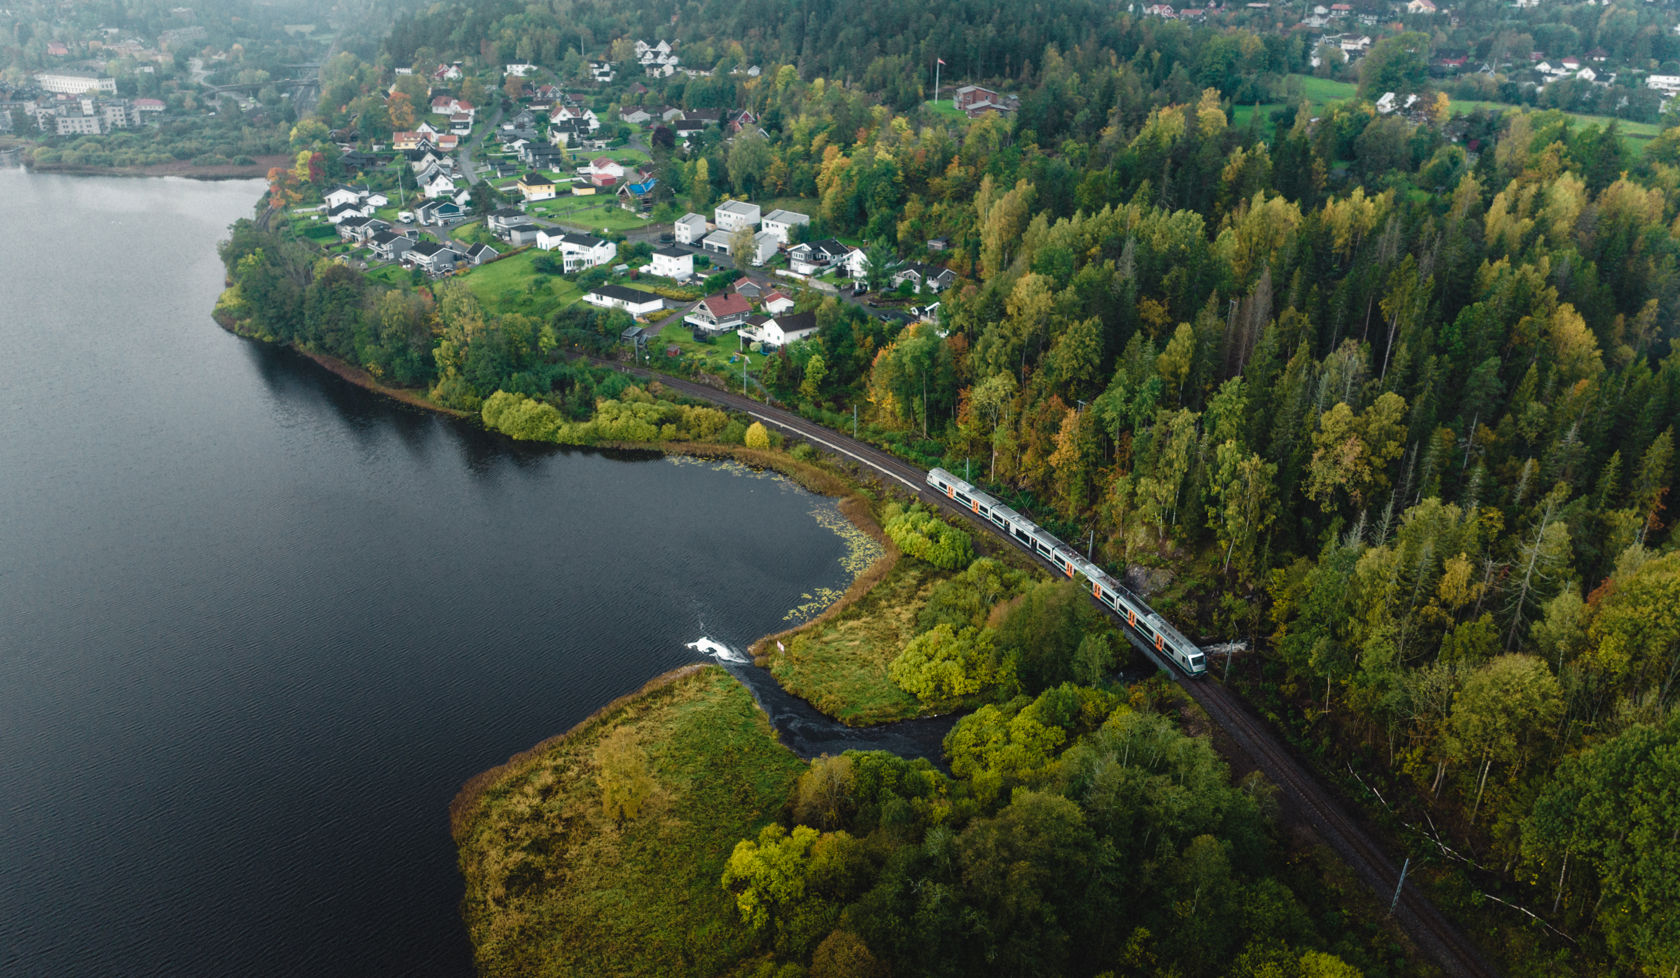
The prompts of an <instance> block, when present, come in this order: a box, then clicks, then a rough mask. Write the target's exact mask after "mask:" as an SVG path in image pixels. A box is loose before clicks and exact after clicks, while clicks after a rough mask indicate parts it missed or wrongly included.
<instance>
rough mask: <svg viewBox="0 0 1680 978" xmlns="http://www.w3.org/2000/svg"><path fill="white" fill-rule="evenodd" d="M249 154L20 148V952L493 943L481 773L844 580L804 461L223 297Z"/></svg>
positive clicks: (9, 918)
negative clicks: (225, 160)
mask: <svg viewBox="0 0 1680 978" xmlns="http://www.w3.org/2000/svg"><path fill="white" fill-rule="evenodd" d="M261 190H262V185H261V184H260V183H258V182H252V181H243V182H230V183H216V184H210V183H195V182H191V181H184V180H121V179H106V178H72V177H53V176H34V175H29V174H26V173H24V172H22V171H20V170H8V171H4V172H0V221H3V224H4V227H5V229H6V233H5V234H3V235H0V341H3V343H4V348H5V351H6V354H5V356H4V358H3V359H0V412H3V413H4V416H5V417H6V418H7V423H6V431H5V436H4V438H0V499H4V501H5V508H4V512H3V515H0V879H3V880H4V885H3V886H0V973H3V974H8V975H53V976H73V975H113V974H125V975H128V974H133V975H144V974H159V975H298V974H309V975H467V974H470V973H471V959H470V949H469V947H468V945H467V940H466V936H465V930H464V928H463V927H462V925H461V923H460V919H459V916H458V902H459V899H460V894H461V884H460V879H459V875H458V874H457V871H456V869H455V850H454V846H453V843H452V842H451V840H450V837H449V832H448V820H447V812H446V808H447V805H448V803H449V800H450V799H451V798H452V797H453V796H454V794H455V791H456V789H457V788H458V787H459V786H460V784H461V783H462V782H463V781H465V780H466V779H467V778H469V777H471V776H472V775H473V774H475V773H477V772H479V771H481V770H484V769H485V768H488V767H490V766H493V765H495V764H498V763H500V762H501V761H503V760H504V759H506V758H507V757H508V756H509V755H510V754H513V753H515V752H517V751H520V750H523V749H525V748H527V747H529V746H531V745H532V744H534V743H536V742H538V741H540V740H542V739H543V738H545V737H548V736H551V735H553V734H555V733H559V732H561V731H563V730H565V729H567V728H568V727H570V726H572V725H573V724H574V723H575V722H577V721H578V720H580V719H582V718H583V717H585V716H587V715H588V714H589V713H591V712H593V711H594V710H595V709H596V708H598V707H599V706H601V705H602V704H604V703H606V702H607V701H609V700H611V699H613V698H614V697H616V696H619V695H621V694H623V693H625V692H628V691H631V690H634V689H636V688H637V687H639V686H640V685H642V684H643V683H644V682H645V681H646V680H648V679H649V678H651V677H653V676H655V675H658V674H659V673H661V672H664V671H665V670H668V669H670V668H673V667H675V666H678V665H682V664H684V663H688V662H694V661H699V660H701V659H703V658H705V657H704V655H702V654H701V653H699V652H696V651H693V650H691V649H688V648H685V647H684V646H685V643H689V642H692V641H694V640H695V639H696V638H697V637H699V636H701V635H709V636H711V637H713V638H715V639H718V640H720V641H722V642H725V643H727V644H730V645H733V646H735V647H736V648H740V647H744V646H745V645H746V644H747V643H748V642H750V641H752V640H753V639H755V638H757V637H758V636H760V635H763V634H766V633H768V632H771V631H775V630H779V629H780V628H783V627H786V622H785V621H784V615H785V614H786V612H787V611H788V609H790V608H793V607H795V606H798V605H801V604H804V603H805V602H807V601H808V600H809V597H808V595H810V594H813V593H816V592H817V590H818V589H819V588H834V589H843V588H844V587H845V586H846V584H847V583H848V579H847V576H846V573H845V571H844V570H843V568H842V566H841V562H840V561H841V558H842V557H843V556H844V553H845V545H844V543H843V541H842V540H841V539H840V537H839V536H837V535H836V534H835V533H833V532H832V531H831V530H829V529H826V528H825V527H824V524H825V523H828V522H831V521H833V520H834V519H836V514H835V507H834V505H833V503H832V501H829V500H826V499H822V498H820V497H816V496H813V495H811V494H809V493H806V492H804V491H803V490H800V489H798V488H797V487H794V486H792V485H790V484H789V483H787V482H786V481H784V480H782V479H779V478H773V477H768V476H763V475H760V474H755V473H750V472H746V471H744V470H739V469H732V468H729V467H722V466H717V465H712V464H700V463H695V462H684V461H671V460H665V459H660V458H653V457H608V456H606V455H602V454H598V453H586V452H567V451H559V450H545V449H537V448H531V447H521V446H517V445H513V444H511V443H509V442H507V441H505V440H503V439H501V438H499V437H492V436H489V435H487V434H486V433H484V432H482V431H479V430H477V429H475V428H474V427H472V426H470V425H467V424H463V423H458V422H454V421H450V420H447V419H444V418H440V417H437V416H434V415H430V414H427V413H424V412H419V411H415V410H412V409H409V408H405V407H402V406H400V405H396V404H393V403H391V402H389V401H386V400H383V399H381V398H378V397H376V396H373V395H370V394H368V393H365V392H363V391H361V390H359V389H357V388H354V387H351V386H349V385H347V384H345V383H343V382H342V381H339V380H338V379H337V378H335V377H332V376H330V375H328V374H327V373H325V372H324V371H322V370H320V369H319V368H317V367H316V366H315V365H313V364H311V363H309V362H308V361H307V360H304V359H302V358H301V357H298V356H296V355H294V354H291V353H289V352H287V351H282V350H277V349H273V348H269V347H264V346H261V345H258V344H254V343H250V342H247V341H244V340H240V339H238V338H235V337H233V336H231V335H229V334H227V333H225V332H223V331H222V330H221V329H220V328H218V327H217V326H216V325H215V324H214V323H212V322H211V320H210V316H209V313H210V309H211V307H212V304H213V303H214V301H215V297H216V294H217V292H218V291H219V290H220V288H221V282H222V270H221V266H220V263H219V262H218V260H217V258H216V255H215V243H216V241H217V240H218V239H219V238H220V237H222V236H223V235H224V234H225V230H226V228H227V225H228V224H229V223H230V222H231V221H233V220H234V219H236V218H238V217H240V216H246V215H249V214H250V213H251V207H252V204H253V203H254V202H255V201H256V199H257V198H258V196H259V194H260V193H261Z"/></svg>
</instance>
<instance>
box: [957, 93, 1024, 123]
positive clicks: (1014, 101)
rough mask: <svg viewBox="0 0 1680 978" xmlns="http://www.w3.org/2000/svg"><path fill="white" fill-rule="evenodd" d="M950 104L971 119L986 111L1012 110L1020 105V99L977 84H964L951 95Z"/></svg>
mask: <svg viewBox="0 0 1680 978" xmlns="http://www.w3.org/2000/svg"><path fill="white" fill-rule="evenodd" d="M951 104H952V105H954V106H956V107H957V108H958V109H960V110H961V111H962V112H963V113H964V114H966V115H967V116H968V117H969V118H970V119H973V118H975V117H977V116H979V115H981V114H983V113H986V112H1014V111H1015V110H1017V109H1019V108H1020V107H1021V99H1020V97H1019V96H1015V95H999V94H998V93H997V92H994V91H992V90H991V89H989V88H981V87H980V86H979V85H964V86H963V87H961V88H959V89H957V92H956V94H955V95H953V96H952V97H951Z"/></svg>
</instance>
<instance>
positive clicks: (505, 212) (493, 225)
mask: <svg viewBox="0 0 1680 978" xmlns="http://www.w3.org/2000/svg"><path fill="white" fill-rule="evenodd" d="M524 223H525V212H524V211H522V210H520V209H519V208H517V207H503V208H500V209H499V210H494V211H491V212H490V213H489V214H487V215H485V217H484V227H485V230H488V231H491V232H495V233H498V234H499V233H501V232H503V231H506V230H507V229H508V228H510V227H513V226H514V225H516V224H524Z"/></svg>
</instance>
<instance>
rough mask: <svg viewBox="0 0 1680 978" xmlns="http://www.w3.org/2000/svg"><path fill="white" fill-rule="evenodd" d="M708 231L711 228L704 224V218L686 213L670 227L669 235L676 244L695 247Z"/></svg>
mask: <svg viewBox="0 0 1680 978" xmlns="http://www.w3.org/2000/svg"><path fill="white" fill-rule="evenodd" d="M710 229H711V226H710V225H709V224H707V223H706V219H705V218H704V217H702V216H700V215H699V214H694V213H688V214H684V215H683V216H682V217H680V218H678V219H677V221H676V223H675V224H674V225H672V227H671V233H672V236H673V237H674V238H675V239H676V242H677V244H685V245H697V244H699V243H700V239H701V238H704V237H705V236H706V232H707V231H708V230H710Z"/></svg>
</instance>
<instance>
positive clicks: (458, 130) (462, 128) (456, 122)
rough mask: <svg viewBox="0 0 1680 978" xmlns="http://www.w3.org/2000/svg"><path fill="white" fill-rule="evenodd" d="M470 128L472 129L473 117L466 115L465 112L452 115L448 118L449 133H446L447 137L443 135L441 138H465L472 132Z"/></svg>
mask: <svg viewBox="0 0 1680 978" xmlns="http://www.w3.org/2000/svg"><path fill="white" fill-rule="evenodd" d="M472 127H473V117H472V116H470V115H468V114H467V113H465V112H456V113H453V114H451V115H450V117H449V133H448V135H445V136H443V137H441V138H444V139H447V138H449V136H455V137H456V138H459V137H461V136H465V135H467V134H468V133H470V132H472Z"/></svg>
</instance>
